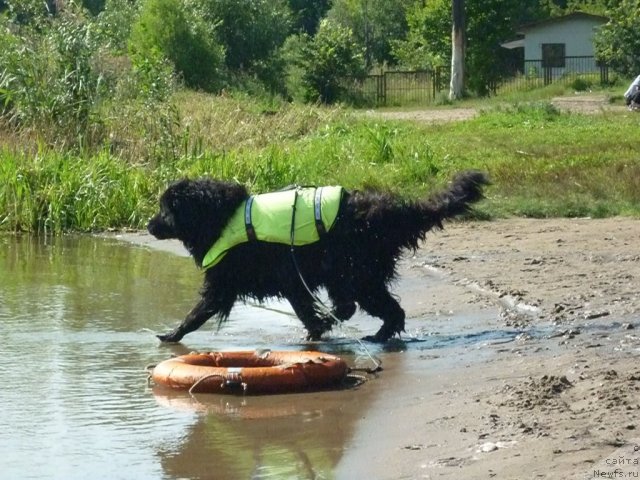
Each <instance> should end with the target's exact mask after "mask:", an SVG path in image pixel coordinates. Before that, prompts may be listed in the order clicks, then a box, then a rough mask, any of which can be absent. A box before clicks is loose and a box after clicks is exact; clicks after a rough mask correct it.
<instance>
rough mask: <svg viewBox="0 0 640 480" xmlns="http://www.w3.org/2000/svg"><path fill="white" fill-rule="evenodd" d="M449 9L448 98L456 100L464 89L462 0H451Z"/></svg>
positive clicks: (463, 20)
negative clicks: (449, 62) (449, 59)
mask: <svg viewBox="0 0 640 480" xmlns="http://www.w3.org/2000/svg"><path fill="white" fill-rule="evenodd" d="M451 10H452V14H451V20H452V21H451V24H452V28H451V85H450V87H449V99H450V100H458V99H459V98H461V97H462V91H463V89H464V46H465V45H464V44H465V14H464V0H452V2H451Z"/></svg>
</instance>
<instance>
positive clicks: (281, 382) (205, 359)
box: [151, 351, 349, 394]
mask: <svg viewBox="0 0 640 480" xmlns="http://www.w3.org/2000/svg"><path fill="white" fill-rule="evenodd" d="M348 370H349V367H348V366H347V364H346V362H345V361H344V360H342V359H341V358H339V357H336V356H334V355H330V354H327V353H322V352H293V351H292V352H289V351H279V352H276V351H273V352H272V351H267V352H265V353H262V354H260V353H259V352H253V351H242V352H208V353H190V354H188V355H181V356H179V357H175V358H170V359H168V360H165V361H163V362H161V363H159V364H158V365H157V366H155V367H154V368H153V370H152V371H151V378H152V379H153V381H154V382H155V383H156V384H158V385H163V386H166V387H170V388H174V389H179V390H189V391H190V392H192V393H193V392H197V393H202V392H207V393H245V394H253V393H285V392H298V391H303V390H318V389H323V388H328V387H331V386H335V385H337V384H339V383H340V382H341V381H342V380H344V378H345V377H346V375H347V373H348Z"/></svg>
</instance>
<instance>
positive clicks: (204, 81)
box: [130, 0, 224, 91]
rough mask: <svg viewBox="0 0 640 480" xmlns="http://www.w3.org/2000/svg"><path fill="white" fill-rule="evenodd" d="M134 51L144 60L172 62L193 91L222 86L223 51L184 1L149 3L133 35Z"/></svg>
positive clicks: (159, 0)
mask: <svg viewBox="0 0 640 480" xmlns="http://www.w3.org/2000/svg"><path fill="white" fill-rule="evenodd" d="M130 49H131V52H132V54H133V55H135V56H138V57H143V58H145V57H146V58H152V57H157V55H158V53H160V54H162V55H164V56H165V57H166V58H168V59H169V60H170V61H171V62H172V63H173V65H174V66H175V70H176V73H178V74H179V75H181V76H182V78H183V79H184V82H185V84H186V85H187V86H188V87H191V88H197V89H202V90H205V91H215V90H217V89H218V88H220V86H221V80H222V62H223V53H224V52H223V49H222V47H221V46H220V45H219V44H218V43H217V42H216V41H215V39H214V38H212V37H211V35H210V32H208V30H207V28H206V27H205V25H204V24H203V23H202V21H201V20H199V19H198V18H196V16H195V15H193V14H191V13H190V11H187V9H185V8H184V5H183V3H182V2H181V1H180V0H148V1H147V2H146V3H144V4H143V6H142V11H141V12H140V18H139V19H138V21H137V22H136V24H135V25H134V27H133V30H132V32H131V42H130Z"/></svg>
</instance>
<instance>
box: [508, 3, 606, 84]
mask: <svg viewBox="0 0 640 480" xmlns="http://www.w3.org/2000/svg"><path fill="white" fill-rule="evenodd" d="M606 22H607V18H605V17H601V16H599V15H590V14H588V13H581V12H576V13H571V14H569V15H565V16H562V17H556V18H551V19H549V20H545V21H542V22H538V23H532V24H527V25H523V26H521V27H520V28H519V29H518V34H519V37H520V38H518V39H516V40H513V41H510V42H506V43H503V44H502V46H503V47H505V48H523V49H524V69H523V73H525V74H526V75H535V74H536V73H537V75H538V76H542V75H543V72H544V75H550V76H551V77H553V78H555V77H558V76H561V75H564V74H566V73H579V72H594V71H596V70H597V66H596V61H595V58H594V56H595V48H594V44H593V37H594V34H595V31H596V30H597V29H598V28H599V27H600V26H602V25H603V24H604V23H606Z"/></svg>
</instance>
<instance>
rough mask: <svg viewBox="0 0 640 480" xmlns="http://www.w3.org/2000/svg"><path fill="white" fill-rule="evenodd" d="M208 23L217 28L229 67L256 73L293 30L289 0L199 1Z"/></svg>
mask: <svg viewBox="0 0 640 480" xmlns="http://www.w3.org/2000/svg"><path fill="white" fill-rule="evenodd" d="M195 3H196V4H197V5H198V6H199V11H200V13H202V15H203V16H204V20H205V21H206V22H207V23H209V24H210V25H215V28H216V32H217V34H218V38H219V39H220V41H221V42H222V44H223V45H224V47H225V50H226V54H225V62H226V64H227V67H229V68H230V69H232V70H237V71H242V70H244V71H249V72H251V71H253V69H254V67H255V66H256V65H257V64H259V63H260V62H265V61H268V60H269V58H270V57H271V56H272V55H273V53H274V52H275V51H276V50H277V49H278V48H279V47H281V46H282V44H283V43H284V41H285V39H286V38H287V36H288V35H289V33H290V30H291V22H292V17H291V10H290V9H289V5H288V4H287V0H195Z"/></svg>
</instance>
